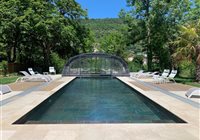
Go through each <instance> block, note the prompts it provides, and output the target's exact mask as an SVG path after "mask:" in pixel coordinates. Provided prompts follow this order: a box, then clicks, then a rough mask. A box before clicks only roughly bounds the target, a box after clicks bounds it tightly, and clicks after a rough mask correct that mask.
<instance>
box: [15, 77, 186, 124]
mask: <svg viewBox="0 0 200 140" xmlns="http://www.w3.org/2000/svg"><path fill="white" fill-rule="evenodd" d="M183 122H184V121H182V120H181V119H179V118H178V117H176V116H175V115H173V114H172V113H170V112H169V111H167V110H165V109H164V108H162V107H161V106H159V105H157V104H155V103H154V102H152V101H151V100H149V99H147V98H146V97H144V96H143V95H141V94H140V93H138V92H136V91H135V90H133V89H132V88H130V87H128V86H127V85H125V84H124V83H122V82H121V81H119V80H117V79H115V78H114V79H111V78H77V79H75V80H74V81H72V82H71V83H70V84H69V85H66V86H65V87H64V88H62V89H61V90H59V91H58V92H57V93H55V94H54V95H53V96H51V97H50V98H48V99H47V100H46V101H44V102H43V103H42V104H40V105H39V106H37V107H36V108H35V109H33V110H32V111H31V112H29V113H28V114H27V115H25V116H24V117H23V118H21V119H20V120H18V121H17V122H16V123H33V124H34V123H42V124H43V123H49V124H53V123H183Z"/></svg>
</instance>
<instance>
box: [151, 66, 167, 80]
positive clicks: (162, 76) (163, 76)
mask: <svg viewBox="0 0 200 140" xmlns="http://www.w3.org/2000/svg"><path fill="white" fill-rule="evenodd" d="M169 72H170V70H169V69H164V71H163V73H162V74H161V76H159V75H154V76H153V79H154V82H155V83H163V82H165V78H166V77H167V76H168V75H169Z"/></svg>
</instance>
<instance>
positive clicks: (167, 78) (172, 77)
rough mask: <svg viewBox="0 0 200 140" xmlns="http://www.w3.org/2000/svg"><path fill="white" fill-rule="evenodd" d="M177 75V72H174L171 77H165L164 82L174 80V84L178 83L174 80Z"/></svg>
mask: <svg viewBox="0 0 200 140" xmlns="http://www.w3.org/2000/svg"><path fill="white" fill-rule="evenodd" d="M176 74H177V70H172V71H171V73H170V74H169V76H167V77H165V81H164V82H170V80H172V81H173V82H175V83H176V81H175V80H174V77H175V76H176Z"/></svg>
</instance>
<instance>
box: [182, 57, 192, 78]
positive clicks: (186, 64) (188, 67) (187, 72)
mask: <svg viewBox="0 0 200 140" xmlns="http://www.w3.org/2000/svg"><path fill="white" fill-rule="evenodd" d="M179 70H180V73H179V76H180V77H184V78H194V77H195V64H194V63H192V62H191V61H188V60H183V61H181V62H180V64H179Z"/></svg>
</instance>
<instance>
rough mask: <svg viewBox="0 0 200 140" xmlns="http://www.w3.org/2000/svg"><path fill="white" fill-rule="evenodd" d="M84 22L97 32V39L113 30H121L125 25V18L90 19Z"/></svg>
mask: <svg viewBox="0 0 200 140" xmlns="http://www.w3.org/2000/svg"><path fill="white" fill-rule="evenodd" d="M82 23H83V25H85V26H86V27H87V28H89V29H90V30H91V31H92V32H93V33H94V34H95V37H96V39H99V38H101V37H103V36H104V35H107V34H109V33H111V32H113V31H119V30H121V29H122V28H123V25H124V24H123V20H122V19H119V18H106V19H88V20H83V21H82Z"/></svg>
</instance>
